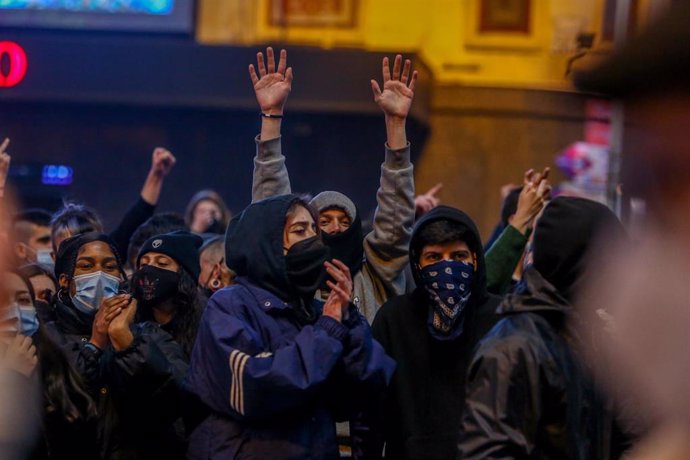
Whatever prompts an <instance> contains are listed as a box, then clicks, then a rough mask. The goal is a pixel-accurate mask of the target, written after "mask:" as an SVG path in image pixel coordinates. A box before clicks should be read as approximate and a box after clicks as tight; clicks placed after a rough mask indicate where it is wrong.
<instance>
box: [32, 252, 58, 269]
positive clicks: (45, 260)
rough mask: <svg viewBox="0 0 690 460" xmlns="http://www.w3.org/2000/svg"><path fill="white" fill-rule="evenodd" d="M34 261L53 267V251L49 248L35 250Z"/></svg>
mask: <svg viewBox="0 0 690 460" xmlns="http://www.w3.org/2000/svg"><path fill="white" fill-rule="evenodd" d="M36 262H38V263H39V264H41V265H45V266H46V267H50V268H52V267H54V266H55V261H54V260H53V251H52V250H50V249H39V250H38V251H36Z"/></svg>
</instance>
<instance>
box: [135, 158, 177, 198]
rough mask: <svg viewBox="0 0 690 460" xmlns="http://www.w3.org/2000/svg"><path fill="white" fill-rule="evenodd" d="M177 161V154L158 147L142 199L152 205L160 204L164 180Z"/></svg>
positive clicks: (142, 190)
mask: <svg viewBox="0 0 690 460" xmlns="http://www.w3.org/2000/svg"><path fill="white" fill-rule="evenodd" d="M175 163H177V159H175V156H174V155H173V154H172V153H170V150H167V149H164V148H163V147H156V149H155V150H154V151H153V156H152V158H151V170H150V171H149V174H148V176H147V177H146V182H144V187H142V189H141V199H142V200H144V201H146V202H147V203H148V204H150V205H151V206H156V205H157V204H158V199H159V198H160V196H161V190H162V189H163V182H164V181H165V178H166V177H167V175H168V174H170V171H172V168H173V166H175Z"/></svg>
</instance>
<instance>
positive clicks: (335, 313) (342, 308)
mask: <svg viewBox="0 0 690 460" xmlns="http://www.w3.org/2000/svg"><path fill="white" fill-rule="evenodd" d="M324 265H325V266H326V272H328V274H329V275H330V276H331V277H332V278H333V279H334V280H335V281H336V282H335V283H334V282H333V281H330V280H329V281H326V285H327V286H328V287H329V288H330V289H331V293H330V294H329V295H328V299H326V303H325V304H324V306H323V314H324V315H326V316H330V317H331V318H333V319H335V320H337V321H342V319H343V315H344V314H345V312H346V311H347V308H348V306H349V305H350V299H351V298H352V275H351V274H350V269H349V268H348V267H347V265H345V264H344V263H342V262H341V261H339V260H337V259H333V263H331V262H325V263H324Z"/></svg>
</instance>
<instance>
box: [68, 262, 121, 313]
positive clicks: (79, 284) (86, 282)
mask: <svg viewBox="0 0 690 460" xmlns="http://www.w3.org/2000/svg"><path fill="white" fill-rule="evenodd" d="M72 281H74V286H75V293H74V295H73V296H72V297H71V298H72V303H73V304H74V306H75V308H76V309H77V310H79V311H81V312H82V313H96V310H98V309H99V308H100V306H101V302H102V301H103V300H105V299H109V298H111V297H113V296H115V295H117V291H118V289H119V288H120V278H118V277H116V276H113V275H109V274H107V273H104V272H101V271H98V272H95V273H89V274H86V275H79V276H75V277H74V278H73V279H72Z"/></svg>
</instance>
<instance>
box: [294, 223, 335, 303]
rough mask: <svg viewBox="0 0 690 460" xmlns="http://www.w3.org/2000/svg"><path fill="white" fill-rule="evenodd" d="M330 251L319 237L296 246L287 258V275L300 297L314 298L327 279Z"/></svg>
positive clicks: (303, 241)
mask: <svg viewBox="0 0 690 460" xmlns="http://www.w3.org/2000/svg"><path fill="white" fill-rule="evenodd" d="M329 255H330V251H329V250H328V248H327V247H326V246H325V245H324V244H323V242H322V241H321V238H320V237H319V236H313V237H311V238H308V239H306V240H302V241H300V242H299V243H296V244H294V245H293V246H292V247H291V248H290V249H289V250H288V252H287V254H286V256H285V264H286V266H287V275H288V278H289V279H290V283H291V284H292V286H293V289H294V290H295V292H296V293H297V294H298V295H299V296H300V297H313V296H314V293H315V292H316V290H317V289H318V288H319V286H320V285H321V284H322V283H323V280H324V279H325V277H326V268H325V267H324V262H326V260H328V258H329Z"/></svg>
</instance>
